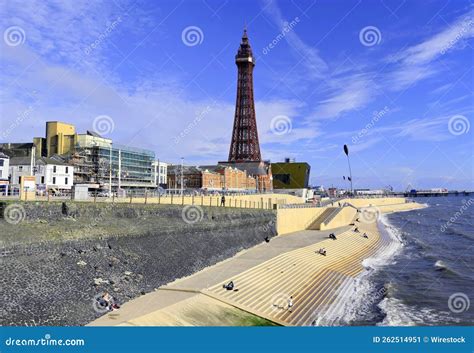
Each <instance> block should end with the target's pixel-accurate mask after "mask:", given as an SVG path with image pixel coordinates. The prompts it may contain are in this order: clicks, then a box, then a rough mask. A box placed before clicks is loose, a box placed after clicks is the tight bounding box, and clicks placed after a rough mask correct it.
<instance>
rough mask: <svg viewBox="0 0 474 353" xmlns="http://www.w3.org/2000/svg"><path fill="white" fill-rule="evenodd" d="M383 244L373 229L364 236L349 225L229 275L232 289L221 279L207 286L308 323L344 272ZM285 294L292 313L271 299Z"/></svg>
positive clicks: (258, 309) (278, 316)
mask: <svg viewBox="0 0 474 353" xmlns="http://www.w3.org/2000/svg"><path fill="white" fill-rule="evenodd" d="M386 245H387V244H386V242H385V241H380V240H379V236H378V234H377V233H372V232H370V233H369V239H365V238H363V237H362V236H361V233H354V232H351V231H348V232H345V233H343V234H340V235H338V240H337V241H333V240H330V239H328V240H324V241H322V242H320V243H318V244H316V245H312V246H308V247H305V248H301V249H297V250H294V251H291V252H289V253H285V254H282V255H280V256H278V257H276V258H274V259H271V260H269V261H266V262H265V263H262V264H261V265H259V266H256V267H254V268H252V269H249V270H247V271H245V272H243V273H241V274H239V275H238V276H235V277H233V278H232V279H229V281H230V280H233V281H234V283H235V285H236V288H238V291H237V292H235V291H226V290H225V289H223V288H222V284H218V285H216V286H213V287H211V288H209V289H208V290H206V292H209V293H210V294H212V295H214V296H217V297H219V298H221V299H222V300H224V301H229V302H230V303H233V305H236V306H238V307H241V308H242V309H244V310H247V311H249V312H253V313H255V314H257V315H262V316H263V317H267V318H270V319H271V320H274V321H275V322H283V323H284V324H286V325H308V324H311V323H312V322H313V321H314V313H315V312H317V310H318V309H321V310H322V309H324V308H326V307H328V306H329V304H331V303H332V302H333V301H334V300H335V299H336V298H337V291H338V289H339V287H340V286H341V285H342V284H343V283H346V282H347V281H346V280H347V278H348V277H354V276H356V275H358V274H359V273H360V272H362V271H363V266H362V265H361V264H360V262H361V259H363V258H366V257H370V255H371V254H373V253H375V252H377V251H379V250H380V249H381V248H383V247H384V246H386ZM320 247H325V248H326V249H327V252H328V256H326V257H324V256H321V255H319V254H316V253H315V252H316V251H318V249H319V248H320ZM349 248H350V249H351V251H350V252H348V251H347V250H348V249H349ZM354 249H355V251H354ZM347 253H350V255H347ZM290 295H292V296H293V301H294V310H293V312H292V313H290V312H289V311H287V310H279V309H278V308H276V307H275V306H274V305H273V304H274V303H273V302H272V301H275V300H276V301H280V304H283V305H286V300H287V299H288V298H289V296H290ZM282 298H283V299H282ZM324 312H325V310H324Z"/></svg>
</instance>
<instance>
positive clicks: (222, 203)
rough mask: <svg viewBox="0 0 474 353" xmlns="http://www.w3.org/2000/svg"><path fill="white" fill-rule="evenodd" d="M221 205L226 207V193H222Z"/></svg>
mask: <svg viewBox="0 0 474 353" xmlns="http://www.w3.org/2000/svg"><path fill="white" fill-rule="evenodd" d="M221 206H222V207H225V195H222V197H221Z"/></svg>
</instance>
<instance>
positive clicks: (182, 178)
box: [181, 157, 184, 196]
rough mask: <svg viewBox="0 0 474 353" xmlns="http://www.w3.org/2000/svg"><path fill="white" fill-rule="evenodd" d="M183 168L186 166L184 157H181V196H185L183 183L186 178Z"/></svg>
mask: <svg viewBox="0 0 474 353" xmlns="http://www.w3.org/2000/svg"><path fill="white" fill-rule="evenodd" d="M183 168H184V157H181V196H183V194H184V185H183V180H184V175H183V173H184V171H183Z"/></svg>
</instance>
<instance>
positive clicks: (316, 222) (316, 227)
mask: <svg viewBox="0 0 474 353" xmlns="http://www.w3.org/2000/svg"><path fill="white" fill-rule="evenodd" d="M335 210H337V207H328V208H326V209H325V210H324V211H323V213H321V214H320V215H319V216H318V217H317V218H316V219H315V220H314V221H313V222H312V223H311V224H310V226H309V227H308V228H307V229H311V230H319V228H320V225H321V223H324V221H325V220H326V219H327V218H328V217H329V216H330V215H331V214H332V213H333V212H334V211H335Z"/></svg>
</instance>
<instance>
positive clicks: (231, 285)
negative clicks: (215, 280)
mask: <svg viewBox="0 0 474 353" xmlns="http://www.w3.org/2000/svg"><path fill="white" fill-rule="evenodd" d="M222 287H223V288H225V289H227V290H233V289H234V281H230V282H229V283H227V284H223V285H222Z"/></svg>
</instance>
